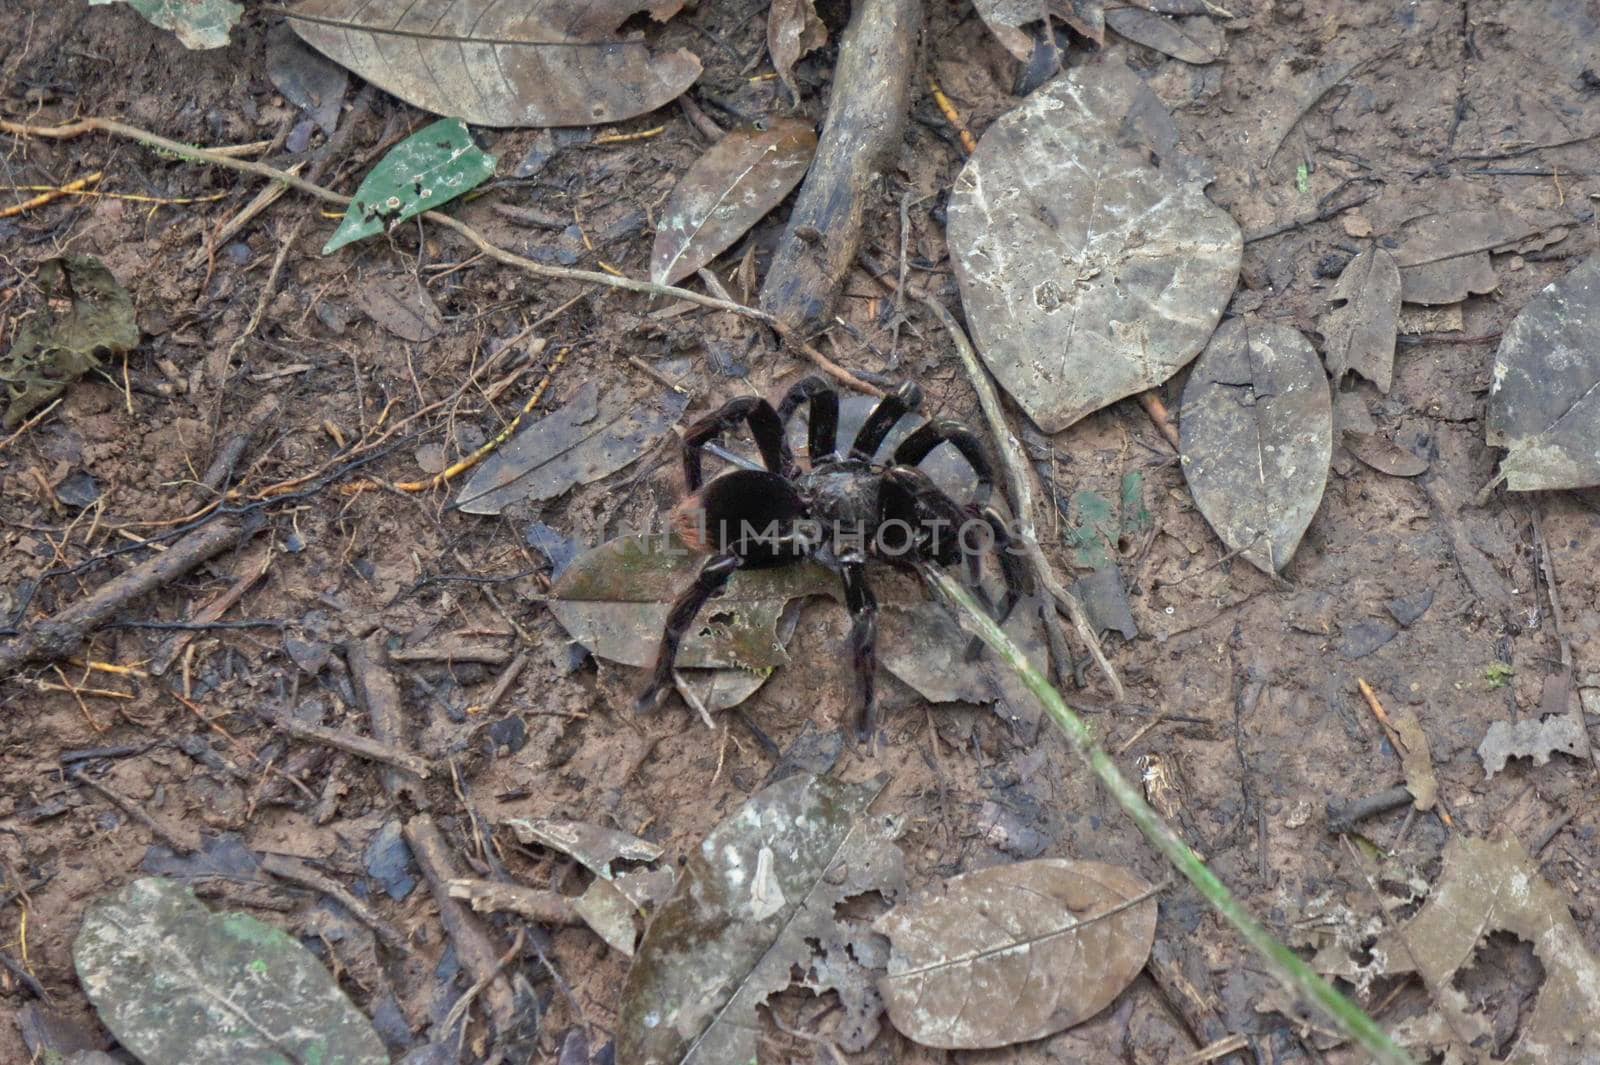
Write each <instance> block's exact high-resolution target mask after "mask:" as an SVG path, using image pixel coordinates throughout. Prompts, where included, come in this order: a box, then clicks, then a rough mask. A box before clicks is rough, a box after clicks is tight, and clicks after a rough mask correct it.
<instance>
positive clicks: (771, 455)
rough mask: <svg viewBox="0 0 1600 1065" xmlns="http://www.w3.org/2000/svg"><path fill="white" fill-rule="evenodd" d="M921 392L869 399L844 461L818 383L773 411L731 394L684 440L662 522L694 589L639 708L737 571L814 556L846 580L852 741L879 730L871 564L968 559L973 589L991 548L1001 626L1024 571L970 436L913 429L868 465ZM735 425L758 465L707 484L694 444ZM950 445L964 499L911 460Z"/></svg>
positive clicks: (801, 387) (674, 620)
mask: <svg viewBox="0 0 1600 1065" xmlns="http://www.w3.org/2000/svg"><path fill="white" fill-rule="evenodd" d="M921 402H922V390H921V389H919V388H918V387H917V386H916V385H915V384H912V383H910V382H907V383H905V384H902V385H901V386H900V387H899V388H897V389H896V390H895V391H894V392H892V393H890V394H889V395H887V396H885V397H884V398H883V399H882V400H880V401H879V402H878V404H877V406H876V407H874V408H873V410H872V413H871V414H870V415H868V417H867V420H866V421H865V422H864V423H863V424H862V426H861V430H860V432H858V433H856V437H855V440H854V441H853V442H852V443H851V445H850V449H849V451H848V452H847V453H845V454H842V455H841V454H839V452H838V441H837V436H838V425H839V394H838V393H837V392H836V391H834V389H833V388H832V386H830V385H829V384H828V383H827V382H826V381H824V380H823V379H822V378H820V377H807V378H806V379H805V380H803V381H801V382H799V383H798V384H796V385H795V386H794V387H793V388H791V389H790V390H789V392H788V394H787V395H785V396H784V397H783V402H782V403H780V404H779V405H778V408H777V409H776V410H774V409H773V407H772V404H770V403H768V402H767V401H766V400H764V399H759V398H756V397H743V398H740V399H734V400H730V401H728V402H727V403H725V404H723V406H722V408H721V409H720V410H718V411H717V412H715V413H714V414H710V415H708V416H706V417H704V418H702V419H700V420H699V421H697V422H695V423H694V424H693V425H691V426H689V428H688V429H687V430H686V431H685V432H684V436H683V473H684V480H685V482H686V483H687V489H688V493H689V494H688V496H687V497H686V498H685V499H684V500H683V501H682V502H681V503H679V504H678V506H677V507H675V508H674V509H673V511H672V524H673V527H674V528H675V529H676V530H677V531H678V534H679V536H680V537H682V539H683V540H684V541H685V543H687V544H688V545H689V546H691V547H693V548H695V549H697V550H700V551H704V552H706V553H708V554H710V556H711V557H710V558H708V559H707V560H706V561H705V563H704V564H703V565H702V566H701V567H700V572H699V574H698V576H696V577H695V580H694V583H693V584H691V585H690V586H689V587H688V588H687V589H685V590H684V591H683V593H682V594H681V595H679V596H678V598H677V600H676V601H675V602H674V603H673V604H672V610H671V612H670V613H668V615H667V624H666V629H665V631H664V632H663V633H662V635H661V648H660V651H659V653H658V655H657V658H656V663H655V670H654V674H653V676H652V677H651V679H650V686H649V687H648V688H646V689H645V690H644V693H643V694H642V695H640V696H639V703H638V708H639V710H640V711H641V712H643V711H646V710H650V709H652V708H653V707H654V706H655V705H656V704H657V703H658V702H659V701H660V700H661V698H662V696H663V694H664V693H665V692H666V690H667V688H668V687H669V686H670V684H671V682H672V669H673V662H674V659H676V657H677V654H678V644H679V642H680V641H681V640H682V639H683V635H684V633H685V632H687V631H688V630H689V627H690V626H691V625H692V624H694V619H695V616H696V615H697V614H698V613H699V612H700V608H701V607H703V606H704V605H705V603H706V601H707V600H708V599H710V598H711V597H712V596H714V595H716V594H717V593H718V592H719V591H721V590H722V588H723V586H724V585H725V584H727V582H728V579H729V578H730V577H732V576H733V573H734V571H735V570H738V569H743V568H758V567H765V566H781V565H785V564H788V563H791V562H797V561H799V560H801V559H805V558H810V559H814V560H816V561H818V562H820V563H822V564H823V565H825V566H827V567H828V568H830V569H833V570H836V571H837V572H838V573H839V574H840V576H841V577H842V579H843V581H844V593H845V605H846V607H847V608H848V609H849V611H850V616H851V619H852V623H851V626H850V648H851V652H852V657H853V658H854V661H855V670H856V687H857V691H858V694H859V714H860V716H859V718H858V719H857V725H856V729H857V733H858V735H859V736H860V737H862V738H863V739H865V738H866V737H869V736H872V735H874V734H875V733H876V732H877V700H876V697H875V695H874V686H873V674H874V672H875V670H876V667H877V657H876V653H875V650H874V641H875V638H876V635H877V613H878V604H877V601H876V600H875V599H874V598H873V595H872V589H871V588H869V587H868V586H867V581H866V564H867V560H868V559H878V560H881V561H885V562H889V563H891V564H895V565H900V566H907V567H914V566H916V565H917V564H919V563H936V564H938V565H942V566H948V565H953V564H955V563H958V562H965V563H966V564H967V567H968V572H969V574H970V580H971V583H972V584H973V586H974V587H976V586H977V585H978V572H979V562H980V559H981V556H982V554H983V552H985V551H987V550H989V549H990V548H1001V549H1002V550H1000V551H999V557H1000V563H1001V570H1002V572H1003V573H1004V575H1005V585H1006V594H1005V601H1004V602H1003V603H1002V605H1001V607H1000V610H999V612H998V617H999V618H1000V619H1001V620H1002V621H1003V620H1004V619H1005V617H1006V615H1008V614H1009V613H1010V612H1011V608H1012V607H1013V606H1015V605H1016V602H1017V600H1018V599H1019V598H1020V597H1021V594H1022V592H1021V589H1022V581H1023V571H1022V567H1021V564H1020V563H1019V561H1018V560H1017V559H1016V558H1015V556H1014V555H1013V554H1012V553H1011V552H1009V551H1006V550H1003V548H1005V547H1006V546H1007V544H1008V543H1009V539H1008V537H1007V535H1006V530H1005V524H1004V522H1003V521H1002V520H1001V518H1000V516H999V515H998V514H997V513H996V512H995V511H994V510H993V509H992V508H989V507H987V506H985V504H986V503H987V501H988V496H989V492H990V490H991V487H992V481H991V474H990V465H989V460H988V458H987V457H986V456H985V454H984V451H983V448H982V446H981V445H980V444H979V442H978V438H977V437H976V436H975V435H974V434H973V433H972V431H971V430H970V429H968V428H967V427H966V426H964V425H962V424H961V423H959V422H955V421H947V420H946V421H931V422H926V423H924V424H923V425H922V426H921V427H919V428H918V429H917V430H916V431H915V432H913V433H911V435H909V436H908V437H906V438H905V440H904V441H903V442H902V443H901V444H900V445H899V446H898V447H896V448H895V450H894V454H893V456H892V457H891V459H890V460H889V462H888V463H879V462H877V461H875V460H876V456H877V453H878V449H879V448H880V447H881V446H882V445H883V441H884V438H885V437H887V436H888V435H889V431H890V430H891V429H893V428H894V426H895V424H896V423H897V422H899V421H900V419H901V418H903V417H905V416H906V415H907V414H910V413H911V412H912V411H914V410H916V408H917V406H918V405H919V404H920V403H921ZM802 403H809V404H810V406H811V418H810V425H809V434H808V438H809V451H810V469H807V470H802V469H801V468H800V465H799V463H798V462H796V460H795V457H794V454H793V453H792V451H791V450H790V447H789V442H788V434H787V432H786V430H787V428H788V425H789V420H790V419H791V418H792V417H793V416H794V414H795V412H796V411H797V410H798V409H799V408H800V405H801V404H802ZM740 422H746V423H747V424H748V425H749V426H750V433H751V435H752V436H754V437H755V443H756V447H757V448H758V449H759V450H760V452H761V458H762V461H763V462H764V463H765V465H766V467H767V468H766V469H765V470H730V471H728V472H726V473H723V474H720V475H719V476H717V477H715V478H713V479H712V480H711V481H709V482H705V481H704V478H703V476H702V474H701V470H700V453H701V448H703V447H704V446H705V445H706V444H708V443H710V442H711V441H712V440H714V439H715V438H716V437H718V436H720V435H721V434H722V433H723V432H725V431H726V430H729V429H732V428H734V427H735V426H737V425H738V424H739V423H740ZM943 443H949V444H951V445H953V446H954V447H955V448H956V449H957V450H958V451H960V452H961V454H962V455H963V456H964V457H965V458H966V460H967V462H968V463H970V464H971V466H972V469H973V471H974V472H975V473H976V474H977V490H976V492H975V493H974V496H975V498H974V501H973V502H971V503H968V504H965V505H963V504H960V503H957V502H956V501H955V500H953V499H951V498H950V497H949V496H948V495H946V494H945V493H944V492H943V491H941V490H940V489H939V488H938V487H937V486H935V485H934V483H933V481H932V480H931V479H930V478H929V477H928V475H927V474H926V473H924V472H923V471H922V470H920V469H918V468H917V466H918V464H919V463H920V462H922V460H923V459H925V458H927V456H928V454H929V453H930V452H931V451H933V449H934V448H936V447H938V446H939V445H940V444H943Z"/></svg>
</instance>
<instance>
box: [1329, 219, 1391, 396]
mask: <svg viewBox="0 0 1600 1065" xmlns="http://www.w3.org/2000/svg"><path fill="white" fill-rule="evenodd" d="M1328 299H1329V300H1332V301H1338V302H1339V306H1337V307H1334V308H1333V309H1331V310H1329V311H1328V312H1327V313H1326V314H1324V315H1323V316H1322V321H1321V323H1320V324H1321V327H1322V333H1323V335H1324V336H1325V337H1327V351H1326V352H1325V354H1324V356H1323V359H1324V361H1325V362H1326V363H1327V364H1328V376H1330V377H1332V378H1333V381H1334V384H1335V385H1337V384H1338V383H1339V380H1340V378H1342V377H1344V375H1345V373H1346V372H1347V371H1350V370H1354V371H1355V372H1356V373H1358V374H1360V375H1361V376H1362V377H1365V378H1366V379H1367V380H1369V381H1371V382H1372V383H1373V384H1375V385H1377V386H1378V391H1379V392H1388V391H1389V386H1390V384H1391V383H1392V382H1393V380H1394V341H1395V331H1396V328H1397V321H1398V319H1399V316H1400V268H1399V267H1398V266H1396V265H1395V261H1394V256H1393V255H1390V254H1389V253H1388V252H1387V251H1385V250H1384V249H1382V248H1377V247H1373V248H1368V249H1367V250H1366V251H1364V252H1362V253H1361V254H1360V255H1357V256H1356V257H1355V258H1354V259H1351V260H1350V262H1349V264H1348V265H1346V266H1345V268H1344V271H1343V272H1342V273H1340V274H1339V280H1338V281H1336V282H1334V285H1333V291H1332V292H1330V293H1329V294H1328Z"/></svg>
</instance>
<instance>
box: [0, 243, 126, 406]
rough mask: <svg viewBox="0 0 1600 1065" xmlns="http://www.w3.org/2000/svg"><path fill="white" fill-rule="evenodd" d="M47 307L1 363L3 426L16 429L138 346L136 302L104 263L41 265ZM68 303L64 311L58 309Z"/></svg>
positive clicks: (86, 259) (85, 259)
mask: <svg viewBox="0 0 1600 1065" xmlns="http://www.w3.org/2000/svg"><path fill="white" fill-rule="evenodd" d="M39 287H40V288H42V289H44V293H45V299H46V301H47V303H48V305H47V306H46V308H45V309H43V310H41V311H40V312H39V313H38V314H36V315H34V316H33V317H32V318H29V319H28V320H27V321H26V322H25V323H23V326H22V328H21V329H20V330H18V331H17V338H16V341H15V342H14V343H13V344H12V345H11V350H10V351H9V352H7V353H6V355H5V357H4V358H0V387H3V389H4V394H5V398H6V400H7V406H6V412H5V419H4V424H5V427H6V428H7V429H15V428H16V427H17V426H18V425H21V424H22V422H23V421H24V420H25V419H26V418H27V417H28V416H29V415H30V414H32V413H33V412H34V411H36V410H38V409H39V408H41V407H43V406H44V405H45V404H47V403H49V402H50V401H51V400H53V399H55V398H56V397H57V396H59V395H61V394H62V393H63V392H65V391H66V390H67V386H68V385H70V384H72V383H73V382H74V381H76V380H77V379H78V378H80V377H82V376H83V375H84V374H86V373H88V372H89V371H90V370H93V369H96V368H98V367H99V366H100V360H101V358H102V357H103V356H106V355H120V354H121V353H122V352H124V351H128V350H129V349H131V348H133V347H134V346H136V345H137V344H138V343H139V327H138V326H137V325H136V324H135V323H134V320H133V297H132V296H129V295H128V290H127V289H125V288H123V287H122V286H121V285H120V284H118V283H117V279H116V278H115V277H113V276H112V274H111V271H110V270H107V269H106V268H105V267H104V266H103V265H101V263H100V260H98V259H95V258H93V257H91V256H88V255H68V256H65V257H63V258H60V259H49V260H46V261H45V262H44V263H42V264H41V265H40V266H39ZM57 301H66V303H67V306H66V307H65V308H58V307H56V306H55V304H56V303H57Z"/></svg>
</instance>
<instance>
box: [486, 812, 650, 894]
mask: <svg viewBox="0 0 1600 1065" xmlns="http://www.w3.org/2000/svg"><path fill="white" fill-rule="evenodd" d="M505 826H506V827H507V828H509V829H511V831H512V832H514V833H516V837H517V839H519V840H521V841H522V842H523V843H530V844H532V843H536V844H538V845H539V846H541V847H549V848H550V849H551V850H554V851H559V852H561V853H562V854H567V855H570V856H572V857H573V858H576V859H577V860H578V862H579V864H581V865H582V866H583V867H584V868H585V869H587V870H589V871H590V872H591V873H593V874H594V875H596V876H598V877H602V878H604V879H606V880H610V879H611V877H612V873H611V863H612V862H614V861H617V860H618V859H622V860H625V861H630V862H653V861H655V860H656V859H657V858H659V857H661V848H660V847H658V846H656V845H655V844H654V843H650V842H647V841H645V840H642V839H640V838H639V837H638V836H633V835H629V834H628V833H626V832H623V831H621V830H619V829H615V828H606V827H605V826H604V825H591V824H589V823H588V822H586V821H564V820H561V819H559V818H553V817H513V818H510V819H508V820H507V821H506V822H505Z"/></svg>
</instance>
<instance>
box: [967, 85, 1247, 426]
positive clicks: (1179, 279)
mask: <svg viewBox="0 0 1600 1065" xmlns="http://www.w3.org/2000/svg"><path fill="white" fill-rule="evenodd" d="M1149 108H1154V109H1156V110H1160V109H1161V105H1160V103H1159V102H1158V101H1156V100H1155V99H1154V97H1153V95H1152V94H1151V93H1150V91H1149V90H1148V89H1147V88H1146V87H1145V85H1144V83H1143V82H1142V81H1140V80H1139V78H1138V76H1137V75H1135V74H1134V73H1133V72H1132V71H1130V70H1128V69H1127V67H1126V66H1125V65H1123V64H1122V63H1121V62H1120V61H1118V62H1099V63H1092V64H1088V65H1086V66H1083V67H1079V68H1077V69H1075V70H1073V71H1072V72H1071V73H1070V74H1066V75H1064V76H1062V77H1060V78H1057V79H1056V80H1055V81H1053V82H1051V83H1050V84H1049V85H1046V86H1045V87H1044V88H1042V89H1040V90H1039V91H1038V92H1036V93H1034V94H1033V95H1032V96H1030V97H1028V99H1027V100H1026V101H1024V102H1023V104H1022V106H1020V107H1018V108H1017V109H1015V110H1014V111H1011V112H1010V113H1009V114H1006V115H1004V116H1003V117H1001V118H1000V119H999V120H998V121H997V122H995V123H994V124H993V125H992V126H990V127H989V130H988V132H986V133H985V134H984V135H983V140H982V141H981V142H980V143H979V144H978V150H977V152H976V153H974V154H973V156H972V158H971V159H970V160H969V161H968V163H967V165H966V168H965V169H963V170H962V172H961V174H960V176H959V177H957V179H956V185H955V191H954V192H952V193H951V196H950V225H949V243H950V248H951V252H952V256H953V259H954V263H955V270H956V277H957V279H958V280H959V281H960V283H961V299H962V303H963V304H964V305H965V307H966V312H967V319H968V321H969V322H970V323H971V324H972V334H973V339H974V340H975V341H976V342H977V346H978V350H979V352H980V353H981V354H982V355H983V358H984V361H985V362H986V363H988V365H989V368H990V369H991V370H992V371H993V372H994V375H995V377H996V378H997V379H998V380H999V381H1000V383H1001V384H1002V385H1003V386H1004V387H1005V388H1006V390H1007V391H1008V392H1010V393H1011V395H1012V397H1013V398H1014V399H1015V400H1016V401H1017V403H1018V404H1019V405H1020V406H1021V407H1022V409H1023V410H1025V411H1026V412H1027V413H1028V416H1029V417H1031V418H1032V419H1033V420H1034V421H1035V422H1036V423H1037V424H1038V425H1039V427H1040V428H1042V429H1044V430H1045V431H1047V432H1057V431H1059V430H1061V429H1065V428H1066V427H1067V426H1069V425H1071V424H1072V423H1073V422H1075V421H1077V420H1078V419H1080V418H1082V417H1083V416H1084V415H1086V414H1089V413H1091V412H1093V411H1096V410H1099V409H1100V408H1101V407H1104V406H1106V405H1107V404H1109V403H1113V402H1115V401H1116V400H1119V399H1121V398H1123V397H1124V396H1130V395H1133V394H1134V393H1136V392H1141V391H1143V390H1145V389H1147V388H1150V387H1152V386H1154V385H1158V384H1160V383H1161V382H1163V381H1165V380H1166V379H1167V378H1168V377H1171V376H1172V375H1173V374H1174V373H1176V372H1177V371H1178V369H1179V368H1181V367H1182V366H1183V365H1184V364H1185V363H1187V362H1188V361H1189V360H1190V359H1192V358H1194V356H1195V353H1196V352H1198V351H1199V350H1200V348H1201V346H1202V345H1204V344H1205V342H1206V338H1207V337H1209V336H1210V335H1211V331H1212V330H1213V329H1214V328H1215V327H1216V324H1217V320H1218V318H1219V317H1220V316H1221V314H1222V309H1223V307H1224V305H1225V304H1226V303H1227V301H1228V298H1229V296H1230V295H1231V293H1232V292H1233V286H1234V282H1235V281H1236V280H1237V278H1238V274H1239V256H1240V250H1241V247H1242V245H1241V242H1240V235H1239V227H1238V226H1237V225H1236V224H1235V223H1234V221H1233V219H1232V218H1231V217H1229V216H1228V214H1227V212H1225V211H1223V210H1221V209H1219V208H1217V207H1216V206H1215V205H1213V204H1212V203H1211V202H1210V201H1209V200H1207V199H1206V197H1205V193H1204V192H1203V190H1202V186H1201V185H1200V184H1199V183H1198V182H1193V181H1183V180H1180V179H1179V178H1178V177H1177V176H1176V175H1175V174H1172V173H1169V172H1167V171H1164V170H1157V169H1156V168H1155V167H1152V166H1151V165H1150V164H1149V163H1148V162H1147V161H1146V159H1147V156H1148V152H1146V151H1144V150H1143V149H1142V148H1141V147H1140V146H1137V145H1132V144H1128V143H1127V142H1126V141H1125V140H1124V129H1125V123H1127V122H1128V120H1129V119H1130V118H1131V117H1132V116H1135V115H1137V114H1141V113H1143V112H1144V111H1145V110H1146V109H1149ZM1133 125H1134V124H1133V123H1128V126H1129V127H1131V126H1133Z"/></svg>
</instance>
